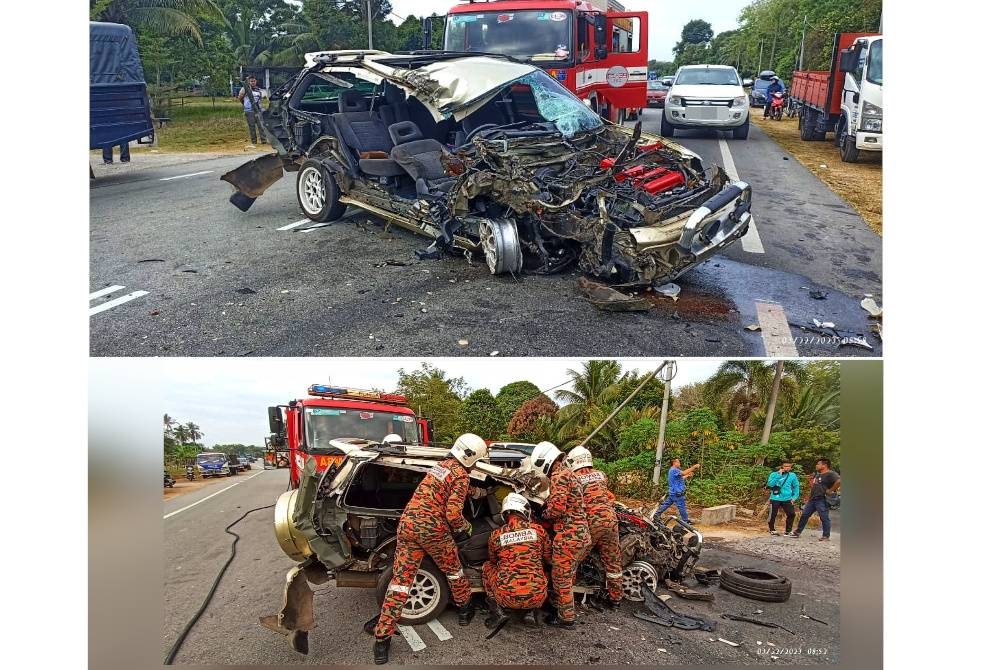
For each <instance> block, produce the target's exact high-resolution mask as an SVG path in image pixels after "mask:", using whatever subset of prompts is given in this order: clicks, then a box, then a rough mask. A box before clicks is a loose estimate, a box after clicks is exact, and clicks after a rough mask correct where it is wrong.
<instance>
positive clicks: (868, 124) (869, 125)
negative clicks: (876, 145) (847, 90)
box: [861, 116, 882, 133]
mask: <svg viewBox="0 0 1000 670" xmlns="http://www.w3.org/2000/svg"><path fill="white" fill-rule="evenodd" d="M861 130H863V131H865V132H869V133H880V132H882V119H874V118H871V117H867V116H862V117H861Z"/></svg>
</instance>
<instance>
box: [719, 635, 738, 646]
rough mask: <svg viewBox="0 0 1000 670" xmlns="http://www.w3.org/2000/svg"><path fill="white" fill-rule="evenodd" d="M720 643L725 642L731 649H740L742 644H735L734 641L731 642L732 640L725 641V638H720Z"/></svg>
mask: <svg viewBox="0 0 1000 670" xmlns="http://www.w3.org/2000/svg"><path fill="white" fill-rule="evenodd" d="M719 642H725V643H726V644H728V645H729V646H730V647H738V646H740V643H739V642H733V641H731V640H727V639H725V638H722V637H720V638H719Z"/></svg>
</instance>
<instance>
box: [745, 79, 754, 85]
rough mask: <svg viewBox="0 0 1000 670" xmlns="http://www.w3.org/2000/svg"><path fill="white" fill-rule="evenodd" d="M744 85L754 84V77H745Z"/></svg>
mask: <svg viewBox="0 0 1000 670" xmlns="http://www.w3.org/2000/svg"><path fill="white" fill-rule="evenodd" d="M743 85H744V86H753V79H744V80H743Z"/></svg>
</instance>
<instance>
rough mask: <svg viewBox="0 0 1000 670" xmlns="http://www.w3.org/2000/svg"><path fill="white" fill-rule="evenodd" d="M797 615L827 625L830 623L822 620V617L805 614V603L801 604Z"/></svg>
mask: <svg viewBox="0 0 1000 670" xmlns="http://www.w3.org/2000/svg"><path fill="white" fill-rule="evenodd" d="M799 616H800V617H802V618H803V619H809V620H810V621H815V622H816V623H821V624H823V625H824V626H829V625H830V624H828V623H827V622H825V621H823V620H822V619H817V618H816V617H814V616H810V615H808V614H806V606H805V605H803V606H802V609H801V610H800V611H799Z"/></svg>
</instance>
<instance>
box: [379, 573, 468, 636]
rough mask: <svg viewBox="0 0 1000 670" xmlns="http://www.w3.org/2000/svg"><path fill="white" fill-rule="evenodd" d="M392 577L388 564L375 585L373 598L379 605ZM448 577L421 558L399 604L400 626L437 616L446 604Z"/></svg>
mask: <svg viewBox="0 0 1000 670" xmlns="http://www.w3.org/2000/svg"><path fill="white" fill-rule="evenodd" d="M391 579H392V566H389V567H388V568H386V569H385V570H383V571H382V574H381V575H380V576H379V578H378V585H377V586H376V587H375V598H376V602H377V604H378V605H379V606H381V605H382V603H383V602H385V592H386V591H387V590H388V589H389V581H390V580H391ZM449 593H450V591H449V588H448V581H447V580H446V579H445V578H444V575H443V574H442V573H441V571H440V570H438V568H437V566H436V565H434V562H433V561H431V560H430V559H429V558H425V559H424V560H423V561H422V562H421V563H420V567H419V568H418V569H417V575H416V577H414V578H413V584H412V585H411V586H410V597H409V598H407V600H406V602H405V603H404V604H403V613H402V616H400V620H399V622H400V623H401V624H403V625H404V626H417V625H420V624H423V623H427V622H428V621H431V620H433V619H436V618H438V617H439V616H440V615H441V612H443V611H444V609H445V607H447V606H448V594H449Z"/></svg>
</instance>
